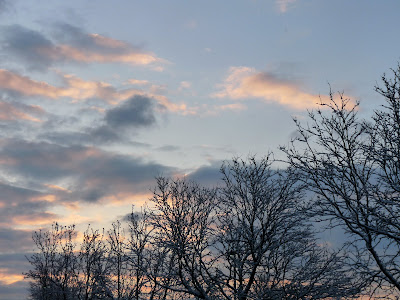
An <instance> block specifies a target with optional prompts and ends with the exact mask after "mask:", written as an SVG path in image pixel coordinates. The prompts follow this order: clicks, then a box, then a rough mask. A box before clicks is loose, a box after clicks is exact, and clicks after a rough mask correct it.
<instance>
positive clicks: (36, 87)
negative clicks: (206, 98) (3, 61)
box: [0, 69, 196, 115]
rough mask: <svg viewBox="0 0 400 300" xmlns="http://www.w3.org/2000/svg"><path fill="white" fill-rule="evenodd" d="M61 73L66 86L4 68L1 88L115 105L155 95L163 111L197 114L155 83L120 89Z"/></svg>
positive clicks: (26, 94) (159, 107) (52, 97)
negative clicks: (170, 96) (148, 88)
mask: <svg viewBox="0 0 400 300" xmlns="http://www.w3.org/2000/svg"><path fill="white" fill-rule="evenodd" d="M59 76H60V78H61V80H62V83H63V85H62V86H54V85H50V84H48V83H46V82H43V81H36V80H33V79H31V78H29V77H27V76H22V75H20V74H18V73H15V72H11V71H9V70H6V69H0V89H3V90H5V91H11V92H14V93H18V94H19V95H22V96H26V97H45V98H48V99H55V100H56V99H60V98H71V99H73V100H75V101H79V100H88V99H92V98H94V99H100V100H104V101H106V102H108V103H110V104H113V105H115V104H118V103H120V102H121V101H125V100H127V99H130V98H132V97H134V96H142V97H151V98H153V99H154V100H156V101H157V102H158V105H157V108H158V109H159V110H160V109H161V108H162V109H161V110H164V109H165V108H166V109H167V110H168V111H170V112H174V113H178V114H182V115H191V114H196V111H195V110H194V108H190V107H188V106H187V105H186V104H185V103H179V104H177V103H174V102H171V101H170V100H169V99H168V98H167V97H165V96H163V95H160V94H156V93H154V92H158V90H157V89H154V86H150V88H151V89H152V90H151V91H149V92H147V91H143V90H138V89H132V88H127V89H117V88H116V87H114V86H112V85H111V84H109V83H107V82H102V81H90V80H84V79H82V78H79V77H77V76H75V75H71V74H59ZM130 109H132V107H131V108H130Z"/></svg>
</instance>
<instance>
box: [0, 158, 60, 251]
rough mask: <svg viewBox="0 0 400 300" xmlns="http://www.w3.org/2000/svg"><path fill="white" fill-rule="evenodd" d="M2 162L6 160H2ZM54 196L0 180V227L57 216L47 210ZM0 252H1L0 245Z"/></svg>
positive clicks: (46, 220) (49, 219) (35, 223)
mask: <svg viewBox="0 0 400 300" xmlns="http://www.w3.org/2000/svg"><path fill="white" fill-rule="evenodd" d="M4 163H7V162H4V161H2V164H4ZM54 197H55V196H54V195H51V196H50V195H48V194H45V193H42V192H40V191H37V190H33V189H30V188H22V187H18V186H15V185H12V184H9V183H7V182H0V208H1V209H0V227H7V226H10V225H12V224H19V225H26V224H32V225H38V223H42V224H43V223H46V224H47V223H49V222H52V221H53V220H55V219H56V218H57V216H56V215H55V214H52V213H49V212H48V211H47V210H48V209H49V208H50V207H51V206H52V205H53V201H54ZM4 230H5V229H4ZM2 232H3V231H1V230H0V240H1V236H2V234H3V236H4V232H3V233H2ZM1 244H3V243H1ZM16 249H18V248H16ZM0 252H3V251H2V250H1V247H0Z"/></svg>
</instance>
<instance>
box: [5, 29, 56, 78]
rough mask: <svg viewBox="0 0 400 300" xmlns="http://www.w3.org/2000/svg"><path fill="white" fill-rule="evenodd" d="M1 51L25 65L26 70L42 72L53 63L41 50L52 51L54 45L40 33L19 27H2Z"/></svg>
mask: <svg viewBox="0 0 400 300" xmlns="http://www.w3.org/2000/svg"><path fill="white" fill-rule="evenodd" d="M1 33H2V36H3V38H2V40H1V46H2V50H3V51H5V52H6V53H7V54H9V55H11V56H14V57H16V58H18V59H20V60H22V62H23V63H24V64H25V66H27V67H28V69H31V70H37V71H43V70H46V69H47V68H48V67H50V66H51V65H52V63H53V61H52V58H50V57H49V56H48V55H45V54H44V52H43V51H42V50H43V49H45V48H46V49H52V48H54V44H53V43H52V41H50V40H49V39H47V38H46V37H45V36H44V35H43V34H42V33H40V32H38V31H35V30H31V29H28V28H25V27H22V26H20V25H11V26H4V27H3V28H2V30H1Z"/></svg>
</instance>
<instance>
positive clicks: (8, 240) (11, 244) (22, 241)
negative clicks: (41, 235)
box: [0, 227, 33, 272]
mask: <svg viewBox="0 0 400 300" xmlns="http://www.w3.org/2000/svg"><path fill="white" fill-rule="evenodd" d="M32 246H33V245H32V230H22V229H12V228H6V227H1V228H0V253H7V252H9V251H12V252H13V253H14V252H17V251H18V252H23V251H29V250H31V249H32ZM9 253H10V252H9ZM2 258H4V256H2V255H0V266H1V265H2V261H1V259H2ZM3 267H4V266H3ZM0 268H1V267H0ZM13 269H15V268H13ZM22 271H24V270H21V272H22Z"/></svg>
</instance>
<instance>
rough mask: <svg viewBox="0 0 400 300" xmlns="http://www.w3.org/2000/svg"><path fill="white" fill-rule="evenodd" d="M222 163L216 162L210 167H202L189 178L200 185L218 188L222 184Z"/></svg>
mask: <svg viewBox="0 0 400 300" xmlns="http://www.w3.org/2000/svg"><path fill="white" fill-rule="evenodd" d="M221 164H222V162H219V161H215V162H213V163H212V165H210V166H202V167H200V168H198V169H196V170H195V171H193V172H191V173H190V174H189V175H188V176H187V178H188V179H189V180H193V181H195V182H197V183H199V184H200V185H202V186H207V187H216V186H218V185H221V183H222V174H221V172H220V168H221Z"/></svg>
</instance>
